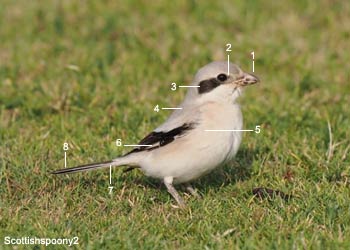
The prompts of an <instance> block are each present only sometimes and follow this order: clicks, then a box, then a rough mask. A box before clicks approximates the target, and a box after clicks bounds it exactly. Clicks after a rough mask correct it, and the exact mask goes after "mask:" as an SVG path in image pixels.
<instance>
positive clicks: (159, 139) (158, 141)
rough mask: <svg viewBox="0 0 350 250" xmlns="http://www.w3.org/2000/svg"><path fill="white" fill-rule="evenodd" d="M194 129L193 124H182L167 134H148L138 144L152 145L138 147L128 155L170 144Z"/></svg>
mask: <svg viewBox="0 0 350 250" xmlns="http://www.w3.org/2000/svg"><path fill="white" fill-rule="evenodd" d="M193 128H194V124H193V123H184V124H183V125H181V126H180V127H177V128H174V129H172V130H170V131H167V132H155V131H153V132H152V133H150V134H148V135H147V136H146V137H145V138H143V139H142V140H141V141H140V142H139V143H138V144H140V145H152V146H140V147H137V148H134V149H133V150H131V151H130V152H129V153H127V154H126V155H128V154H131V153H136V152H141V151H151V150H153V149H156V148H159V147H163V146H165V145H167V144H169V143H170V142H172V141H174V140H175V138H176V137H179V136H181V135H184V134H185V133H186V132H187V131H189V130H191V129H193Z"/></svg>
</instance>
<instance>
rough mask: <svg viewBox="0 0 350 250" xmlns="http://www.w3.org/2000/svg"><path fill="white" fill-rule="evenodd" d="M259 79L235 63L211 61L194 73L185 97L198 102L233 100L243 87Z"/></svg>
mask: <svg viewBox="0 0 350 250" xmlns="http://www.w3.org/2000/svg"><path fill="white" fill-rule="evenodd" d="M257 82H259V79H258V78H257V77H256V76H254V75H252V74H248V73H245V72H243V71H242V70H241V69H240V68H239V67H238V66H237V65H236V64H233V63H230V64H228V63H227V62H212V63H209V64H207V65H205V66H204V67H202V68H201V69H199V70H198V72H197V73H196V75H195V77H194V80H193V83H192V86H196V87H194V88H191V89H190V90H189V93H188V96H187V99H192V100H196V101H198V102H207V101H211V102H227V101H228V102H235V101H236V99H237V98H238V97H239V96H240V95H241V93H242V91H243V89H244V88H245V87H246V86H248V85H251V84H255V83H257Z"/></svg>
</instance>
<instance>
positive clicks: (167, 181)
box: [163, 176, 185, 207]
mask: <svg viewBox="0 0 350 250" xmlns="http://www.w3.org/2000/svg"><path fill="white" fill-rule="evenodd" d="M173 180H174V178H173V177H171V176H168V177H165V178H164V180H163V181H164V185H165V186H166V188H167V189H168V192H169V193H170V194H171V196H172V197H173V198H174V199H175V200H176V202H177V203H178V204H179V206H180V207H185V202H184V201H183V199H182V198H181V196H180V195H179V193H178V192H177V191H176V189H175V188H174V186H173Z"/></svg>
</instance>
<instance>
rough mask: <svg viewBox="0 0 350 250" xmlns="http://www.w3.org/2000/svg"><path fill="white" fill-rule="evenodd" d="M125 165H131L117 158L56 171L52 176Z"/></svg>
mask: <svg viewBox="0 0 350 250" xmlns="http://www.w3.org/2000/svg"><path fill="white" fill-rule="evenodd" d="M123 165H124V166H125V165H130V163H129V162H128V161H125V160H123V158H117V159H114V160H112V161H105V162H96V163H90V164H85V165H80V166H77V167H73V168H63V169H59V170H55V171H53V172H51V174H72V173H77V172H83V171H89V170H94V169H98V168H107V167H109V166H112V167H113V166H123ZM131 165H133V164H131Z"/></svg>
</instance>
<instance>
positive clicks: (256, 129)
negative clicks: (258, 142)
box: [254, 125, 261, 134]
mask: <svg viewBox="0 0 350 250" xmlns="http://www.w3.org/2000/svg"><path fill="white" fill-rule="evenodd" d="M254 131H255V133H256V134H260V132H261V129H260V125H257V126H255V130H254Z"/></svg>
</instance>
